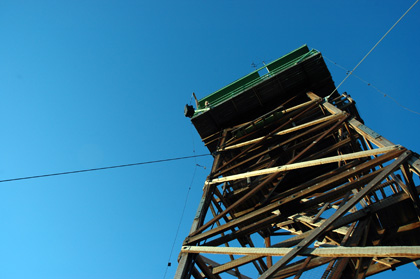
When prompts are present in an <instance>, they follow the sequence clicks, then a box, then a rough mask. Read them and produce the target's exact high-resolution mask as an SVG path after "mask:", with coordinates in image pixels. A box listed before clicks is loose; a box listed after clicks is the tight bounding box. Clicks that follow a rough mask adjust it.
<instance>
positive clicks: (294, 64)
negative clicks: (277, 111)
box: [191, 45, 335, 152]
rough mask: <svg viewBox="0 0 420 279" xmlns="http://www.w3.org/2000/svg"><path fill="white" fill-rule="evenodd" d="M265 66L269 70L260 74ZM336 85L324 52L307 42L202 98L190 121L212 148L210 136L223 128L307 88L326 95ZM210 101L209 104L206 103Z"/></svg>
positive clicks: (248, 119)
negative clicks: (310, 46)
mask: <svg viewBox="0 0 420 279" xmlns="http://www.w3.org/2000/svg"><path fill="white" fill-rule="evenodd" d="M264 68H266V69H267V70H268V72H267V74H264V75H262V76H260V75H259V73H258V72H259V71H261V70H262V69H264ZM334 89H335V85H334V82H333V80H332V78H331V74H330V72H329V71H328V68H327V66H326V65H325V62H324V59H323V58H322V55H321V53H320V52H319V51H317V50H314V49H313V50H309V48H308V47H307V46H306V45H304V46H302V47H300V48H298V49H296V50H294V51H292V52H290V53H288V54H286V55H285V56H283V57H280V58H278V59H276V60H274V61H273V62H271V63H269V64H267V65H265V66H264V67H262V68H260V69H257V70H255V71H253V72H252V73H250V74H248V75H246V76H244V77H242V78H240V79H238V80H236V81H235V82H233V83H231V84H229V85H227V86H225V87H223V88H222V89H220V90H218V91H216V92H214V93H212V94H210V95H208V96H206V97H205V98H203V99H201V100H199V107H198V108H197V110H196V112H195V114H194V116H193V117H192V118H191V121H192V123H193V125H194V126H195V128H196V129H197V131H198V133H199V134H200V137H201V139H202V140H203V141H204V143H205V144H206V145H207V147H208V148H209V150H210V151H211V152H213V151H214V148H215V145H216V144H217V143H212V142H211V139H210V138H211V136H212V135H214V134H215V133H217V132H218V131H220V130H221V129H223V128H226V127H231V126H234V125H237V124H239V123H243V122H245V121H250V120H252V119H254V118H256V117H257V116H259V115H262V114H264V113H267V112H269V111H271V110H273V109H274V108H276V107H278V106H279V105H281V104H282V103H283V102H284V101H285V100H287V99H289V98H290V97H292V96H296V98H295V100H294V101H295V102H296V103H298V102H300V101H301V100H302V98H305V97H306V96H305V93H306V92H308V91H313V92H315V93H316V94H317V95H318V96H321V97H325V96H327V95H328V94H330V93H331V92H332V91H333V90H334ZM206 102H207V104H208V105H207V107H206Z"/></svg>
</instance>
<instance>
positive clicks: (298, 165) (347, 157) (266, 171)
mask: <svg viewBox="0 0 420 279" xmlns="http://www.w3.org/2000/svg"><path fill="white" fill-rule="evenodd" d="M399 148H401V146H399V145H393V146H388V147H383V148H377V149H372V150H366V151H359V152H354V153H350V154H344V155H338V156H332V157H327V158H322V159H317V160H311V161H306V162H300V163H294V164H289V165H283V166H278V167H273V168H267V169H263V170H257V171H250V172H246V173H240V174H235V175H230V176H225V177H221V178H214V179H212V180H210V181H206V184H207V185H211V184H218V183H222V182H228V181H233V180H238V179H244V178H248V177H254V176H261V175H267V174H273V173H280V172H286V171H290V170H296V169H301V168H307V167H313V166H319V165H325V164H330V163H337V162H342V161H347V160H353V159H359V158H363V157H370V156H373V155H378V154H383V153H387V152H390V151H393V150H396V149H399Z"/></svg>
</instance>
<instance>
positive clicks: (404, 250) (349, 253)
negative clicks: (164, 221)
mask: <svg viewBox="0 0 420 279" xmlns="http://www.w3.org/2000/svg"><path fill="white" fill-rule="evenodd" d="M293 249H294V248H251V247H210V246H182V249H181V253H192V254H199V253H203V254H225V255H228V254H232V255H253V256H259V257H267V256H285V255H287V254H288V253H290V252H291V251H292V250H293ZM298 255H299V256H318V257H334V258H353V257H392V258H418V257H420V246H370V247H333V248H330V247H328V248H305V249H302V250H301V251H300V252H299V253H298Z"/></svg>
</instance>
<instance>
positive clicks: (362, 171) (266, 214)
mask: <svg viewBox="0 0 420 279" xmlns="http://www.w3.org/2000/svg"><path fill="white" fill-rule="evenodd" d="M264 69H265V70H266V74H264V75H260V74H259V72H261V71H262V70H264ZM334 89H335V85H334V82H333V80H332V78H331V75H330V73H329V71H328V69H327V67H326V65H325V62H324V59H323V57H322V55H321V53H320V52H318V51H316V50H309V49H308V47H307V46H303V47H301V48H298V49H296V50H294V51H292V52H291V53H289V54H287V55H285V56H283V57H281V58H279V59H277V60H275V61H273V62H271V63H269V64H267V65H265V66H264V67H263V68H261V69H258V70H256V71H254V72H252V73H251V74H249V75H247V76H245V77H243V78H241V79H239V80H237V81H235V82H233V83H231V84H229V85H228V86H226V87H224V88H222V89H220V90H218V91H216V92H214V93H213V94H211V95H209V96H207V97H205V98H203V99H201V100H199V101H197V104H196V108H195V109H194V108H193V107H192V106H186V108H185V114H186V116H188V117H190V118H191V121H192V123H193V125H194V126H195V128H196V129H197V131H198V133H199V135H200V137H201V139H202V140H203V142H204V144H205V145H206V147H207V148H208V149H209V151H210V152H211V153H212V154H213V157H214V163H213V166H212V169H211V172H210V174H209V176H208V178H207V180H206V181H205V183H204V188H203V196H202V199H201V202H200V203H199V207H198V210H197V213H196V215H195V218H194V220H193V223H192V228H191V231H190V234H189V235H188V236H187V237H186V238H185V241H184V244H183V247H182V248H181V253H180V255H179V263H178V268H177V271H176V275H175V278H177V279H184V278H196V279H203V278H210V279H214V278H243V279H246V278H276V279H280V278H309V277H305V274H306V275H307V274H308V273H309V272H311V271H312V272H314V271H315V270H317V272H318V273H317V274H320V275H319V276H316V277H311V278H326V279H327V278H365V277H368V276H371V275H374V274H377V273H380V272H383V271H387V270H390V269H395V268H398V266H400V265H404V264H407V263H412V262H414V263H415V264H416V261H417V260H418V259H420V200H419V191H420V186H419V185H416V184H418V183H419V182H418V181H419V180H418V176H419V173H420V160H419V157H418V155H417V154H415V153H413V152H412V151H410V150H407V149H406V148H404V147H403V146H400V145H396V144H394V143H392V142H391V141H389V140H388V139H385V138H384V137H382V136H381V135H380V134H379V133H377V132H375V131H373V130H371V129H370V128H369V127H368V126H366V125H365V124H364V122H363V120H362V119H361V118H360V116H359V113H358V111H357V109H356V107H355V102H354V100H353V99H352V98H351V97H350V96H349V95H347V94H345V93H344V94H339V93H337V92H335V93H334V94H333V95H331V96H330V94H331V93H332V92H333V91H334ZM419 263H420V261H419Z"/></svg>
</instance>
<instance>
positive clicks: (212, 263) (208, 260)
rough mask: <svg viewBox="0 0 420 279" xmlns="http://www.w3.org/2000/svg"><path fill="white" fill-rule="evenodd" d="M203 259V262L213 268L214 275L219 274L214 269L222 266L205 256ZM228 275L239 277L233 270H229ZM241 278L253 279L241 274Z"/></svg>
mask: <svg viewBox="0 0 420 279" xmlns="http://www.w3.org/2000/svg"><path fill="white" fill-rule="evenodd" d="M201 258H202V259H203V261H204V262H205V263H206V264H208V265H211V266H212V268H213V274H217V273H215V272H214V268H216V267H218V266H220V264H219V263H217V262H215V261H213V260H211V259H209V258H207V257H204V256H201ZM226 273H227V274H230V275H232V276H237V274H236V273H235V272H234V271H233V270H227V271H226ZM239 276H240V279H251V278H250V277H248V276H246V275H243V274H240V275H239Z"/></svg>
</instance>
